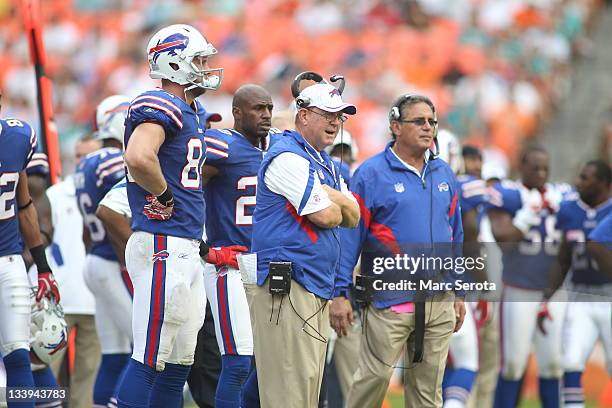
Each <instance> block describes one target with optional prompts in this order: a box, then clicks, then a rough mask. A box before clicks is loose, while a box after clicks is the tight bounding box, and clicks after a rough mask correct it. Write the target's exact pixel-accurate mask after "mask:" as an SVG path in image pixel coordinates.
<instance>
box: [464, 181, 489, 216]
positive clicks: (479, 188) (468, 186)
mask: <svg viewBox="0 0 612 408" xmlns="http://www.w3.org/2000/svg"><path fill="white" fill-rule="evenodd" d="M457 182H458V183H459V187H460V188H459V203H460V204H461V212H462V213H466V212H468V211H470V210H471V209H472V208H476V209H477V210H480V209H481V208H482V206H483V205H484V204H485V203H486V202H487V184H486V182H485V181H484V180H483V179H481V178H478V177H475V176H470V175H468V174H462V175H461V176H457Z"/></svg>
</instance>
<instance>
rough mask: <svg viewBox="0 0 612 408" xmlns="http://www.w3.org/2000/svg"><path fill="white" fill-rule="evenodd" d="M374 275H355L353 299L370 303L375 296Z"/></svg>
mask: <svg viewBox="0 0 612 408" xmlns="http://www.w3.org/2000/svg"><path fill="white" fill-rule="evenodd" d="M373 292H374V277H373V276H367V275H357V276H355V285H354V286H353V299H355V302H357V303H369V302H371V301H372V299H373V297H374V293H373Z"/></svg>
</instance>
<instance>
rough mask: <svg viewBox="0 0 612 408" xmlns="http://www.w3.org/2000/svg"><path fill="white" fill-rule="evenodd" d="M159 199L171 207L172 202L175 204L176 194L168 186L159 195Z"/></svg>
mask: <svg viewBox="0 0 612 408" xmlns="http://www.w3.org/2000/svg"><path fill="white" fill-rule="evenodd" d="M157 201H159V202H160V203H162V204H163V205H165V206H166V207H170V206H171V205H172V204H174V196H173V195H172V191H170V188H169V187H166V189H165V190H164V192H163V193H161V194H160V195H158V196H157Z"/></svg>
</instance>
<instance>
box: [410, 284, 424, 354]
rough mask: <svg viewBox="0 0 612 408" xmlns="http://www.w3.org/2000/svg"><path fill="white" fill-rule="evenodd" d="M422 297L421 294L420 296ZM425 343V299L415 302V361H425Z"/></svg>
mask: <svg viewBox="0 0 612 408" xmlns="http://www.w3.org/2000/svg"><path fill="white" fill-rule="evenodd" d="M419 298H420V296H419ZM424 343H425V301H423V300H418V301H416V302H414V355H413V356H412V362H413V363H420V362H422V361H423V345H424Z"/></svg>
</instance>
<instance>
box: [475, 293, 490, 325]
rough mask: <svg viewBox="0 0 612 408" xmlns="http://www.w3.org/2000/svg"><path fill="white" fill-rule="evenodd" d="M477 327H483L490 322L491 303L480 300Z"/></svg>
mask: <svg viewBox="0 0 612 408" xmlns="http://www.w3.org/2000/svg"><path fill="white" fill-rule="evenodd" d="M475 312H476V313H474V314H475V315H476V317H477V319H476V327H482V326H483V325H484V324H485V323H486V322H487V321H488V320H489V302H487V301H486V300H479V301H478V303H477V304H476V310H475Z"/></svg>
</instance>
